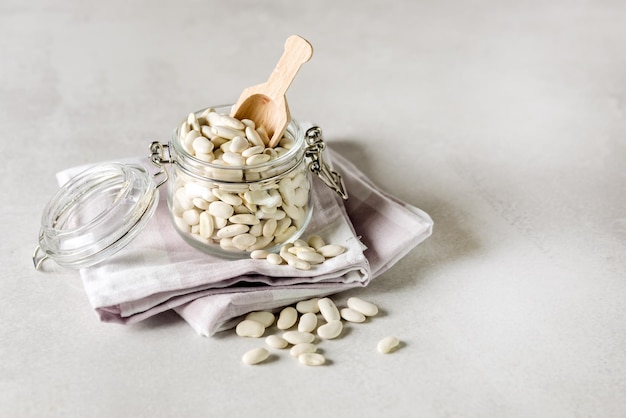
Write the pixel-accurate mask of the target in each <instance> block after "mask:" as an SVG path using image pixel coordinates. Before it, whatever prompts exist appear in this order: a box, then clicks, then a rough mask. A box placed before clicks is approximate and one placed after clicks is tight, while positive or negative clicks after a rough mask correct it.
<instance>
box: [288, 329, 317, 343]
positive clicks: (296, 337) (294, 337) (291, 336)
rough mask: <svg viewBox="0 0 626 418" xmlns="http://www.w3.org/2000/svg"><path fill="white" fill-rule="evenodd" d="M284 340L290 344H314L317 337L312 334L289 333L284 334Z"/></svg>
mask: <svg viewBox="0 0 626 418" xmlns="http://www.w3.org/2000/svg"><path fill="white" fill-rule="evenodd" d="M283 338H284V339H285V340H287V341H288V342H289V343H290V344H301V343H312V342H313V341H315V335H313V334H311V333H310V332H300V331H287V332H285V333H283Z"/></svg>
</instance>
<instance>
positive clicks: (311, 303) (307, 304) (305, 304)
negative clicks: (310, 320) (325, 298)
mask: <svg viewBox="0 0 626 418" xmlns="http://www.w3.org/2000/svg"><path fill="white" fill-rule="evenodd" d="M318 302H319V298H313V299H309V300H301V301H300V302H298V303H296V310H297V311H298V312H300V313H303V314H305V313H309V312H310V313H318V312H319V311H320V307H319V305H318Z"/></svg>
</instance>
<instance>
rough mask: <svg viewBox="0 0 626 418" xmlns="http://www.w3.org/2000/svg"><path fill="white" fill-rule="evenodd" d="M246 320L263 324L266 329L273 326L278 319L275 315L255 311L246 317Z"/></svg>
mask: <svg viewBox="0 0 626 418" xmlns="http://www.w3.org/2000/svg"><path fill="white" fill-rule="evenodd" d="M245 319H251V320H253V321H257V322H259V323H260V324H262V325H263V326H264V327H265V328H267V327H269V326H271V325H272V324H273V323H274V321H275V320H276V318H275V317H274V314H273V313H271V312H268V311H254V312H250V313H249V314H248V315H246V318H245Z"/></svg>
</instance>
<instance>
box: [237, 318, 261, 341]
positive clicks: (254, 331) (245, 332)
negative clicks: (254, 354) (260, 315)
mask: <svg viewBox="0 0 626 418" xmlns="http://www.w3.org/2000/svg"><path fill="white" fill-rule="evenodd" d="M235 332H236V333H237V335H239V336H240V337H250V338H258V337H261V336H263V333H264V332H265V327H264V326H263V324H261V323H260V322H257V321H253V320H251V319H244V320H243V321H241V322H240V323H238V324H237V327H236V328H235Z"/></svg>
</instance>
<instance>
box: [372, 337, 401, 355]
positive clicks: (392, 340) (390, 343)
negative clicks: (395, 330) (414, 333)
mask: <svg viewBox="0 0 626 418" xmlns="http://www.w3.org/2000/svg"><path fill="white" fill-rule="evenodd" d="M399 345H400V340H398V339H397V338H396V337H394V336H388V337H385V338H383V339H382V340H380V341H379V342H378V345H377V346H376V349H377V350H378V352H379V353H382V354H388V353H391V352H392V351H394V350H395V349H396V348H397V347H398V346H399Z"/></svg>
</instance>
